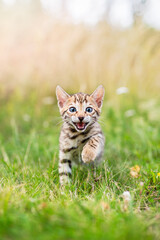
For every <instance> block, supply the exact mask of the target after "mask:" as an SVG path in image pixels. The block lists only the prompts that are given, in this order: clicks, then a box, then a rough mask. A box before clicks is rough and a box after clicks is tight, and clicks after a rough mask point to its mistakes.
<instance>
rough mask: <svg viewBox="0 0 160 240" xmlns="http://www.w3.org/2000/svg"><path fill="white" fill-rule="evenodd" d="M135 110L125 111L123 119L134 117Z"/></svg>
mask: <svg viewBox="0 0 160 240" xmlns="http://www.w3.org/2000/svg"><path fill="white" fill-rule="evenodd" d="M135 113H136V112H135V110H134V109H129V110H127V111H126V112H125V113H124V115H125V117H132V116H134V115H135Z"/></svg>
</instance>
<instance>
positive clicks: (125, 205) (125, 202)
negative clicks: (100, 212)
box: [122, 191, 131, 211]
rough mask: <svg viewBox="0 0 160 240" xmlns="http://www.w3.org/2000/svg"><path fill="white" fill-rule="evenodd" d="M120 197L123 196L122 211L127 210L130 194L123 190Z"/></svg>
mask: <svg viewBox="0 0 160 240" xmlns="http://www.w3.org/2000/svg"><path fill="white" fill-rule="evenodd" d="M122 197H123V201H124V205H123V210H124V211H127V210H128V207H129V203H130V201H131V194H130V192H129V191H125V192H124V193H123V194H122Z"/></svg>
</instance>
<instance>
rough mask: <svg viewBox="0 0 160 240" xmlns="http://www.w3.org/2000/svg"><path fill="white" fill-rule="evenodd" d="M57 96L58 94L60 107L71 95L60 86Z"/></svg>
mask: <svg viewBox="0 0 160 240" xmlns="http://www.w3.org/2000/svg"><path fill="white" fill-rule="evenodd" d="M56 96H57V100H58V105H59V107H60V108H62V107H63V106H64V103H65V102H66V101H67V99H68V98H69V97H70V95H69V94H68V93H66V92H65V91H64V90H63V89H62V88H61V87H60V86H57V87H56Z"/></svg>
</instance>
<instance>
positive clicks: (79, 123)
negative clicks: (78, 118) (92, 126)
mask: <svg viewBox="0 0 160 240" xmlns="http://www.w3.org/2000/svg"><path fill="white" fill-rule="evenodd" d="M87 124H88V123H84V122H78V123H74V125H75V126H76V128H77V129H78V130H84V129H85V128H86V126H87Z"/></svg>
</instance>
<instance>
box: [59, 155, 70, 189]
mask: <svg viewBox="0 0 160 240" xmlns="http://www.w3.org/2000/svg"><path fill="white" fill-rule="evenodd" d="M71 176H72V162H71V160H69V159H66V158H63V159H60V161H59V179H60V184H61V186H64V185H66V184H67V183H70V178H71Z"/></svg>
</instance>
